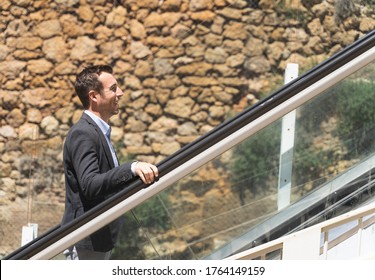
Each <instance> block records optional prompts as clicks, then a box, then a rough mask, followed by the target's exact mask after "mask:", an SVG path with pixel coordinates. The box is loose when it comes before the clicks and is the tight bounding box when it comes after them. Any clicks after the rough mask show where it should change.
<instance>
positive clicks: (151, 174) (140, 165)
mask: <svg viewBox="0 0 375 280" xmlns="http://www.w3.org/2000/svg"><path fill="white" fill-rule="evenodd" d="M134 171H135V174H137V175H138V176H139V177H140V178H141V180H142V181H143V182H144V183H145V184H151V183H153V182H154V181H155V180H156V178H157V177H158V176H159V171H158V168H157V167H156V166H155V165H152V164H150V163H147V162H142V161H138V162H137V163H135V166H134Z"/></svg>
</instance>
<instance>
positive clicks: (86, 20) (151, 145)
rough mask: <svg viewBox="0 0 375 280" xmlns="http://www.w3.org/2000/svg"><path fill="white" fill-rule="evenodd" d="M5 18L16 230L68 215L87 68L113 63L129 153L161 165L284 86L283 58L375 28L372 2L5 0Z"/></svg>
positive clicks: (3, 202) (308, 60)
mask: <svg viewBox="0 0 375 280" xmlns="http://www.w3.org/2000/svg"><path fill="white" fill-rule="evenodd" d="M0 17H1V21H0V31H1V34H0V81H1V88H0V104H1V107H0V117H1V127H0V155H1V156H0V213H1V219H0V223H1V224H2V225H1V227H2V228H4V229H5V228H6V226H10V224H12V225H17V227H18V228H16V229H15V230H16V231H19V229H20V225H21V224H25V223H26V222H29V221H30V220H31V219H32V218H31V217H33V222H38V223H39V224H41V225H42V226H41V228H42V229H43V227H44V228H49V227H50V226H51V224H52V225H54V224H56V223H58V222H59V220H60V218H61V212H62V209H63V206H62V205H63V201H64V182H63V166H62V144H63V141H64V137H65V135H66V133H67V131H68V129H69V127H70V126H71V125H72V124H73V123H74V122H76V121H77V119H78V118H79V117H80V115H81V113H82V109H81V106H80V103H79V100H78V98H77V97H76V96H75V95H74V92H73V82H74V78H75V74H76V73H77V71H79V70H80V69H82V67H84V66H86V65H88V64H97V63H108V64H111V65H112V66H113V67H114V70H115V74H116V77H117V78H118V81H119V83H120V85H121V87H122V89H123V91H124V92H125V95H124V97H123V98H122V99H121V113H120V114H119V116H116V117H114V118H113V119H112V125H113V134H112V135H113V136H112V137H113V141H114V142H115V143H116V147H117V149H118V151H119V153H120V155H121V157H122V160H126V159H130V158H137V159H140V160H147V161H151V162H154V163H157V162H159V161H160V160H161V159H163V158H165V157H166V156H168V155H170V154H172V153H173V152H175V151H176V150H178V149H179V148H181V147H182V146H184V145H185V144H187V143H189V142H191V141H193V140H194V139H196V138H197V137H199V136H200V135H202V134H204V133H206V132H207V131H209V130H210V129H212V128H213V127H215V126H217V125H218V124H220V123H222V122H223V121H224V120H226V119H227V118H228V117H230V116H232V115H234V114H236V113H238V112H239V111H241V110H243V109H244V108H246V107H248V106H249V105H251V104H253V103H255V102H257V101H258V100H259V99H260V98H262V97H263V96H264V95H265V94H269V93H270V92H271V91H272V90H273V89H275V88H277V87H278V86H280V85H281V84H282V83H283V71H284V69H285V66H286V64H287V63H289V62H293V63H298V64H299V65H300V69H301V72H303V71H305V70H308V69H310V68H311V67H312V66H313V65H315V64H317V63H319V62H321V61H323V60H324V59H326V58H328V57H329V56H331V55H333V54H334V53H336V52H338V51H339V50H341V49H342V48H344V47H345V46H347V45H349V44H351V43H353V42H354V41H355V40H357V39H358V38H360V37H362V36H363V35H364V34H366V33H368V32H369V31H371V30H373V29H374V27H375V16H374V7H372V6H370V3H369V1H365V0H364V1H361V0H352V1H349V0H338V1H333V0H314V1H307V0H305V1H303V0H284V1H281V0H278V1H274V0H260V1H259V0H252V1H251V0H250V1H245V0H189V1H188V0H123V1H120V0H119V1H106V0H54V1H52V0H35V1H28V0H2V1H1V3H0ZM47 204H48V205H50V206H51V208H48V209H47V208H43V207H42V206H41V205H47ZM10 208H11V209H12V211H9V209H10ZM51 209H53V210H51ZM41 211H43V212H48V213H51V212H50V211H55V215H52V217H51V216H48V218H46V217H45V216H43V215H41ZM6 213H7V214H6ZM12 213H13V214H14V213H17V214H19V215H20V216H21V218H19V220H20V221H19V223H17V222H16V223H15V222H14V220H15V218H14V217H15V216H12V215H13V214H12ZM31 213H32V215H31ZM14 215H15V214H14ZM42 216H43V217H44V220H43V218H42ZM9 221H12V222H11V223H10V222H9ZM4 234H5V233H4ZM3 240H4V239H3ZM18 240H19V239H18ZM0 246H3V244H0Z"/></svg>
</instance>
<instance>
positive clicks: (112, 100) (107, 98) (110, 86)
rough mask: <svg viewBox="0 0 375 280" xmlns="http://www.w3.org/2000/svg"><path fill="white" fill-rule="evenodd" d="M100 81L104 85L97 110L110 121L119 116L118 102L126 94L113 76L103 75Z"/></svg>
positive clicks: (104, 73) (99, 95)
mask: <svg viewBox="0 0 375 280" xmlns="http://www.w3.org/2000/svg"><path fill="white" fill-rule="evenodd" d="M99 81H101V82H102V84H103V91H102V92H101V93H100V94H98V95H97V105H98V108H97V109H98V111H99V113H100V115H101V116H102V117H103V118H104V119H109V118H110V117H112V116H113V115H116V114H118V112H119V104H118V102H119V99H120V98H121V96H123V95H124V93H123V92H122V90H121V89H120V88H119V87H118V85H117V81H116V79H115V78H114V77H113V75H112V74H109V73H106V72H103V73H101V74H100V76H99Z"/></svg>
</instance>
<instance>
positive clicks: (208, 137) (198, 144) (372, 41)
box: [4, 30, 375, 259]
mask: <svg viewBox="0 0 375 280" xmlns="http://www.w3.org/2000/svg"><path fill="white" fill-rule="evenodd" d="M374 46H375V30H374V31H372V32H370V33H368V34H367V35H365V36H363V37H362V38H360V39H358V40H357V41H356V42H354V43H353V44H351V45H350V46H348V47H346V48H344V49H343V50H341V51H340V52H338V53H337V54H335V55H333V56H332V57H330V58H329V59H327V60H326V61H324V62H322V63H320V64H319V65H317V66H316V67H314V68H312V69H311V70H309V71H308V72H306V73H304V74H303V75H301V76H300V77H298V78H296V79H294V80H293V81H291V82H290V83H288V84H286V85H284V86H282V87H281V88H280V89H278V90H276V91H275V92H273V93H272V94H270V95H269V96H268V97H266V98H264V99H262V100H261V101H259V102H257V103H256V104H254V105H252V106H250V107H249V108H247V109H245V110H244V111H243V112H241V113H239V114H238V115H236V116H234V117H233V118H231V119H229V120H227V121H225V122H224V123H222V124H220V125H218V126H217V127H216V128H214V129H213V130H211V131H210V132H208V133H206V134H205V135H203V136H201V137H199V138H198V139H196V140H195V141H193V142H191V143H190V144H188V145H186V146H184V147H183V148H181V149H180V150H179V151H177V152H176V153H174V154H173V155H171V156H169V157H168V158H166V159H165V160H163V161H161V162H160V163H159V164H157V166H158V169H159V173H160V176H163V175H165V174H167V173H169V172H170V171H172V170H173V169H175V168H176V167H178V166H180V165H182V164H183V163H185V162H187V161H188V160H190V159H192V158H193V157H195V156H196V155H198V154H200V153H201V152H203V151H205V150H206V149H207V148H209V147H211V146H212V145H214V144H216V143H218V142H220V141H221V140H222V139H224V138H226V137H227V136H229V135H231V134H232V133H234V132H235V131H237V130H238V129H240V128H242V127H244V126H245V125H246V124H248V123H250V122H252V121H253V120H255V119H257V118H258V117H260V116H262V115H263V114H265V113H267V112H268V111H270V110H272V109H273V108H275V107H277V106H278V105H279V104H281V103H283V102H284V101H286V100H288V99H289V98H291V97H293V96H294V95H296V94H298V93H299V92H301V91H302V90H304V89H306V88H307V87H309V86H310V85H312V84H314V83H315V82H317V81H319V80H320V79H322V78H324V77H325V76H326V75H328V74H330V73H331V72H333V71H335V70H336V69H338V68H340V67H341V66H343V65H344V64H346V63H348V62H350V61H351V60H353V59H354V58H356V57H357V56H359V55H361V54H362V53H364V52H366V51H367V50H369V49H371V48H372V47H374ZM146 187H147V186H146V185H145V184H143V183H142V181H140V180H133V181H131V182H129V184H127V186H125V188H124V189H123V190H121V191H120V192H119V193H117V194H116V195H115V196H113V197H111V198H109V199H108V200H106V201H104V202H103V203H101V204H100V205H98V206H97V207H95V208H93V209H91V210H90V211H88V212H86V213H85V214H84V215H82V216H80V217H79V218H77V219H75V220H74V221H72V222H71V223H69V224H66V225H64V226H63V227H62V226H60V225H57V226H55V227H54V228H52V229H51V230H49V231H48V232H47V233H45V234H42V235H41V236H39V237H38V238H36V239H34V240H33V241H31V242H29V243H28V244H26V245H24V246H23V247H21V248H19V249H17V250H15V251H14V252H12V253H10V254H9V255H7V256H5V258H4V259H29V258H30V257H32V256H33V255H35V254H37V253H38V252H40V251H42V250H43V249H45V248H47V247H48V246H49V245H51V244H53V243H55V242H56V241H57V240H59V239H61V238H62V237H64V236H65V235H67V234H69V233H71V232H72V231H74V230H76V229H77V228H79V227H81V226H82V225H84V224H85V223H87V222H88V221H90V220H92V219H93V218H95V217H97V216H99V215H100V214H102V213H104V212H105V211H107V210H108V209H110V208H112V207H113V206H115V205H116V204H118V203H119V202H121V201H123V200H124V199H126V198H128V197H130V196H131V195H133V194H134V193H136V192H138V191H139V190H141V189H143V188H146Z"/></svg>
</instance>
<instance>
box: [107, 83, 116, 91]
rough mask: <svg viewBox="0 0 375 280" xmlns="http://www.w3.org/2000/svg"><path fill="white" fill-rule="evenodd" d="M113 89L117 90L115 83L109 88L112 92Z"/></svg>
mask: <svg viewBox="0 0 375 280" xmlns="http://www.w3.org/2000/svg"><path fill="white" fill-rule="evenodd" d="M115 88H117V83H114V84H112V85H111V86H110V87H109V89H111V90H113V89H115Z"/></svg>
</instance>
